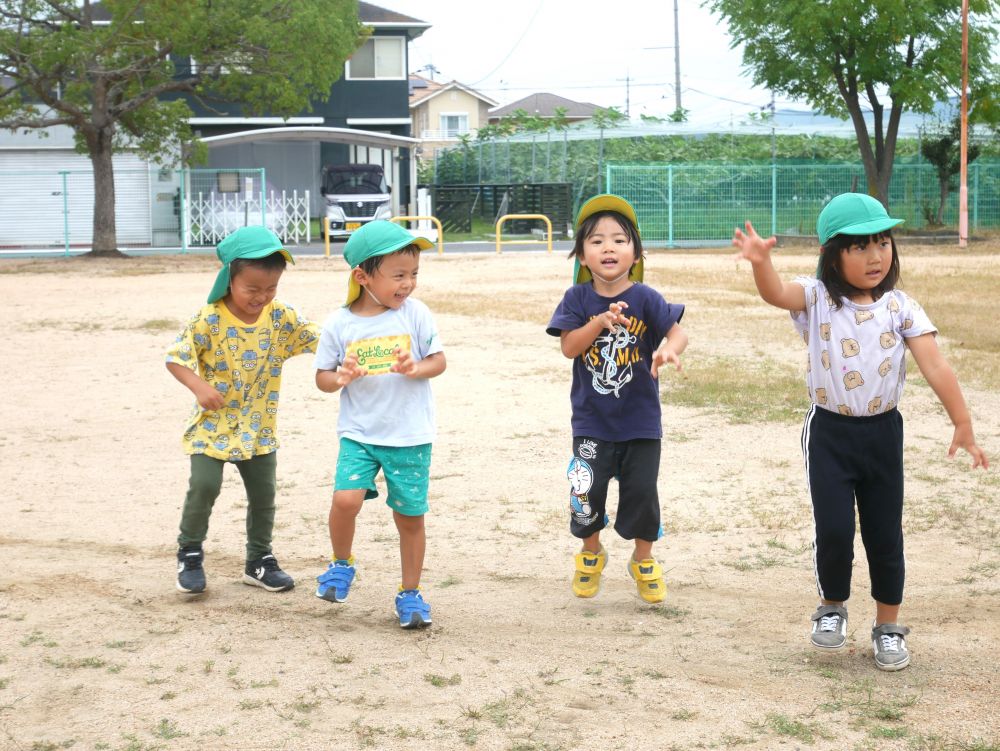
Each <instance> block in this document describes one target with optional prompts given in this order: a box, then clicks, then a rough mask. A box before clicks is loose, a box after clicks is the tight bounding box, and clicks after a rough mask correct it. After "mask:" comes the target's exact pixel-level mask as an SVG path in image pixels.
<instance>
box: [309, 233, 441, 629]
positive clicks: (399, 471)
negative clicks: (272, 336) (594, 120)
mask: <svg viewBox="0 0 1000 751" xmlns="http://www.w3.org/2000/svg"><path fill="white" fill-rule="evenodd" d="M431 247H433V245H432V244H431V243H430V242H429V241H427V240H425V239H423V238H418V237H414V236H413V235H411V234H410V233H409V232H407V231H406V230H405V229H403V228H402V227H400V226H399V225H397V224H393V223H392V222H387V221H374V222H369V223H368V224H366V225H364V226H363V227H362V228H361V229H359V230H357V231H356V232H355V233H354V234H352V235H351V238H350V239H349V240H348V241H347V245H346V246H345V247H344V258H345V259H346V260H347V263H348V264H350V266H351V276H350V281H349V282H348V289H347V303H346V305H345V306H344V307H342V308H339V309H337V310H336V311H335V312H334V313H333V314H332V315H331V316H330V317H329V319H327V321H326V323H325V324H324V325H323V332H322V334H321V336H320V341H319V347H318V349H317V352H316V385H317V386H318V387H319V389H320V390H321V391H326V392H328V393H333V392H335V391H341V395H340V416H339V420H338V423H337V435H338V436H339V437H340V453H339V455H338V457H337V470H336V475H335V478H334V492H333V502H332V503H331V506H330V518H329V526H330V542H331V544H332V546H333V557H332V560H331V562H330V564H329V566H328V567H327V570H326V571H324V572H323V573H322V574H320V575H319V576H318V577H317V581H318V582H319V586H318V587H317V589H316V596H317V597H321V598H323V599H324V600H329V601H330V602H344V601H345V600H346V599H347V596H348V594H349V593H350V590H351V583H352V582H353V581H354V575H355V560H354V555H353V551H352V546H353V544H354V529H355V520H356V518H357V515H358V513H359V512H360V511H361V506H362V505H363V503H364V501H365V500H366V499H368V498H375V497H377V496H378V491H377V490H376V488H375V475H376V474H377V473H378V471H379V470H382V473H383V475H384V477H385V481H386V486H387V494H386V505H387V506H389V508H391V509H392V516H393V520H394V521H395V523H396V529H397V530H399V551H400V558H401V561H402V574H403V575H402V584H401V586H400V587H399V592H398V593H397V594H396V614H397V615H398V617H399V625H400V626H401V627H403V628H420V627H423V626H429V625H430V624H431V608H430V605H429V604H428V603H427V602H426V601H425V600H424V598H423V595H422V594H421V592H420V574H421V571H422V569H423V565H424V547H425V544H426V537H425V532H424V514H425V513H427V508H428V506H427V486H428V479H429V478H428V474H429V469H430V463H431V442H432V441H433V440H434V402H433V399H432V395H431V385H430V379H431V378H433V377H435V376H437V375H440V374H441V373H443V372H444V369H445V357H444V352H443V350H442V346H441V340H440V338H439V337H438V331H437V327H436V325H435V323H434V319H433V317H432V316H431V313H430V310H428V308H427V306H426V305H424V304H423V303H422V302H420V301H419V300H417V299H416V298H414V297H411V295H412V293H413V290H414V289H416V286H417V270H418V268H419V265H420V251H422V250H426V249H428V248H431Z"/></svg>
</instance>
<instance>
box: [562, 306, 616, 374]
mask: <svg viewBox="0 0 1000 751" xmlns="http://www.w3.org/2000/svg"><path fill="white" fill-rule="evenodd" d="M627 307H628V303H625V302H613V303H611V305H609V306H608V312H607V313H602V314H601V315H599V316H595V317H594V318H591V319H590V320H589V321H587V322H586V323H585V324H583V326H581V327H580V328H578V329H573V330H572V331H563V332H562V333H561V334H560V335H559V340H560V346H561V347H562V353H563V355H565V356H566V357H568V358H569V359H571V360H572V359H573V358H574V357H579V356H580V355H582V354H583V353H584V352H586V351H587V350H588V349H589V348H590V345H592V344H593V343H594V340H595V339H596V338H597V337H599V336H600V335H601V332H602V331H604V329H608V330H609V331H610V330H611V329H613V328H614V327H615V325H616V324H619V323H621V324H624V325H626V326H627V325H628V318H626V317H625V315H624V314H623V313H622V311H623V310H625V309H626V308H627Z"/></svg>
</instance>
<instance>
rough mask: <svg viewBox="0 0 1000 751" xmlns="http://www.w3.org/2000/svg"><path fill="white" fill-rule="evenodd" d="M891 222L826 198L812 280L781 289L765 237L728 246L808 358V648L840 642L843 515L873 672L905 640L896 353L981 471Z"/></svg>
mask: <svg viewBox="0 0 1000 751" xmlns="http://www.w3.org/2000/svg"><path fill="white" fill-rule="evenodd" d="M902 221H903V220H901V219H893V218H891V217H890V216H889V215H888V214H887V213H886V211H885V209H884V208H883V206H882V204H881V203H879V202H878V201H877V200H875V199H874V198H871V197H870V196H867V195H863V194H860V193H844V194H842V195H839V196H837V197H835V198H834V199H833V200H832V201H830V203H828V204H827V206H826V207H825V208H824V209H823V211H822V212H821V213H820V215H819V220H818V222H817V226H816V229H817V233H818V235H819V241H820V245H821V246H822V247H821V249H820V258H819V266H818V268H817V271H816V277H817V278H816V279H810V278H807V277H800V278H797V279H796V280H795V281H794V282H793V283H789V282H783V281H782V280H781V279H780V278H779V277H778V274H777V272H776V271H775V269H774V266H773V264H772V263H771V248H773V247H774V245H775V242H776V240H775V238H773V237H771V238H768V239H767V240H764V239H762V238H760V237H759V236H758V235H757V233H756V232H754V229H753V227H752V226H751V224H750V222H747V223H746V232H742V231H740V230H739V229H737V230H736V232H735V235H734V237H733V245H735V246H736V247H737V248H739V250H740V252H739V257H740V258H745V259H746V260H748V261H750V263H751V265H752V266H753V276H754V282H755V283H756V285H757V290H758V292H759V293H760V296H761V297H762V298H763V299H764V301H765V302H768V303H770V304H771V305H774V306H775V307H777V308H783V309H785V310H788V311H790V312H791V316H792V321H793V323H794V325H795V328H796V330H797V331H799V333H800V334H802V338H803V339H804V340H805V342H806V347H807V348H808V352H809V357H808V361H807V366H806V384H807V386H808V388H809V396H810V397H811V399H812V402H813V403H812V407H811V408H810V409H809V412H808V413H807V414H806V419H805V424H804V426H803V429H802V451H803V454H804V458H805V464H806V478H807V481H808V484H809V492H810V494H811V496H812V504H813V517H814V519H815V525H816V538H815V541H814V543H813V562H814V567H815V574H816V583H817V587H818V590H819V598H820V603H819V607H818V608H817V609H816V612H815V613H814V614H813V616H812V621H813V627H812V637H811V639H812V643H813V645H814V646H816V647H818V648H820V649H828V650H836V649H840V648H841V647H843V646H844V645H845V644H846V642H847V610H846V608H845V607H844V604H845V602H846V600H847V598H848V597H849V596H850V586H851V564H852V561H853V558H854V504H855V501H857V507H858V518H859V520H860V523H861V539H862V542H863V543H864V546H865V552H866V554H867V557H868V570H869V574H870V576H871V593H872V597H873V598H874V599H875V622H874V624H873V626H872V634H871V637H872V648H873V650H874V653H875V665H876V666H877V667H878V668H880V669H881V670H901V669H903V668H905V667H906V666H907V665H908V664H909V662H910V656H909V652H908V651H907V648H906V640H905V637H906V634H907V633H909V629H907V628H906V627H905V626H900V625H899V624H898V623H897V619H898V615H899V606H900V603H901V602H902V600H903V579H904V558H903V528H902V514H903V418H902V417H901V416H900V414H899V412H898V410H897V409H896V406H897V405H898V404H899V399H900V396H901V395H902V393H903V382H904V380H905V378H906V349H907V348H908V349H909V350H910V352H911V353H912V355H913V359H914V360H916V361H917V366H918V367H919V368H920V372H921V373H923V375H924V378H926V379H927V382H928V383H929V384H930V386H931V388H932V389H934V393H935V394H936V395H937V397H938V399H940V400H941V403H942V404H943V405H944V408H945V409H946V410H947V412H948V416H949V417H950V418H951V421H952V423H953V424H954V426H955V432H954V435H953V437H952V440H951V446H950V448H949V449H948V455H949V456H954V455H955V452H956V451H957V450H958V448H959V447H961V448H963V449H965V450H966V451H968V452H969V454H970V455H971V456H972V467H973V468H975V467H980V466H981V467H983V468H984V469H986V468H988V467H989V462H988V460H987V458H986V455H985V454H984V453H983V451H982V449H980V448H979V446H977V445H976V440H975V438H974V437H973V433H972V418H971V417H970V415H969V410H968V409H967V408H966V405H965V400H964V399H963V397H962V391H961V389H960V388H959V385H958V380H957V379H956V377H955V373H954V372H953V371H952V369H951V367H950V366H949V365H948V363H947V361H946V360H945V359H944V357H943V356H942V354H941V352H940V351H939V350H938V346H937V342H936V341H935V338H934V335H935V334H936V332H937V329H936V328H935V327H934V325H933V324H932V323H931V321H930V319H929V318H928V317H927V314H926V313H924V311H923V309H922V308H921V307H920V306H919V305H918V304H917V303H916V301H915V300H913V299H912V298H911V297H909V296H908V295H906V294H905V293H903V292H902V291H900V290H897V289H895V286H896V283H897V282H898V281H899V256H898V254H897V250H896V241H895V240H894V239H893V237H892V233H891V231H890V230H891V229H892V227H895V226H896V225H897V224H900V223H901V222H902Z"/></svg>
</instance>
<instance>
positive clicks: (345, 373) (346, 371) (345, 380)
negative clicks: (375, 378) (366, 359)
mask: <svg viewBox="0 0 1000 751" xmlns="http://www.w3.org/2000/svg"><path fill="white" fill-rule="evenodd" d="M366 375H368V369H367V368H362V367H361V366H360V365H358V356H357V355H356V354H354V353H353V352H352V353H351V354H349V355H348V356H347V357H345V358H344V362H343V363H342V364H340V365H339V366H338V367H337V371H336V373H335V376H336V380H337V387H338V388H344V386H346V385H347V384H349V383H351V382H352V381H356V380H357V379H358V378H361V377H362V376H366Z"/></svg>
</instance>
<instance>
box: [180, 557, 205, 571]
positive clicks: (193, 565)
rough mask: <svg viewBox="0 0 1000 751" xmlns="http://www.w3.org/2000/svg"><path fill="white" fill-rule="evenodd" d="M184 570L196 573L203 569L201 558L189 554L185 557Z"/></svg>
mask: <svg viewBox="0 0 1000 751" xmlns="http://www.w3.org/2000/svg"><path fill="white" fill-rule="evenodd" d="M183 563H184V568H185V570H187V571H194V570H196V569H199V568H201V556H200V555H195V554H194V553H188V554H187V555H185V556H184V561H183Z"/></svg>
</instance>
